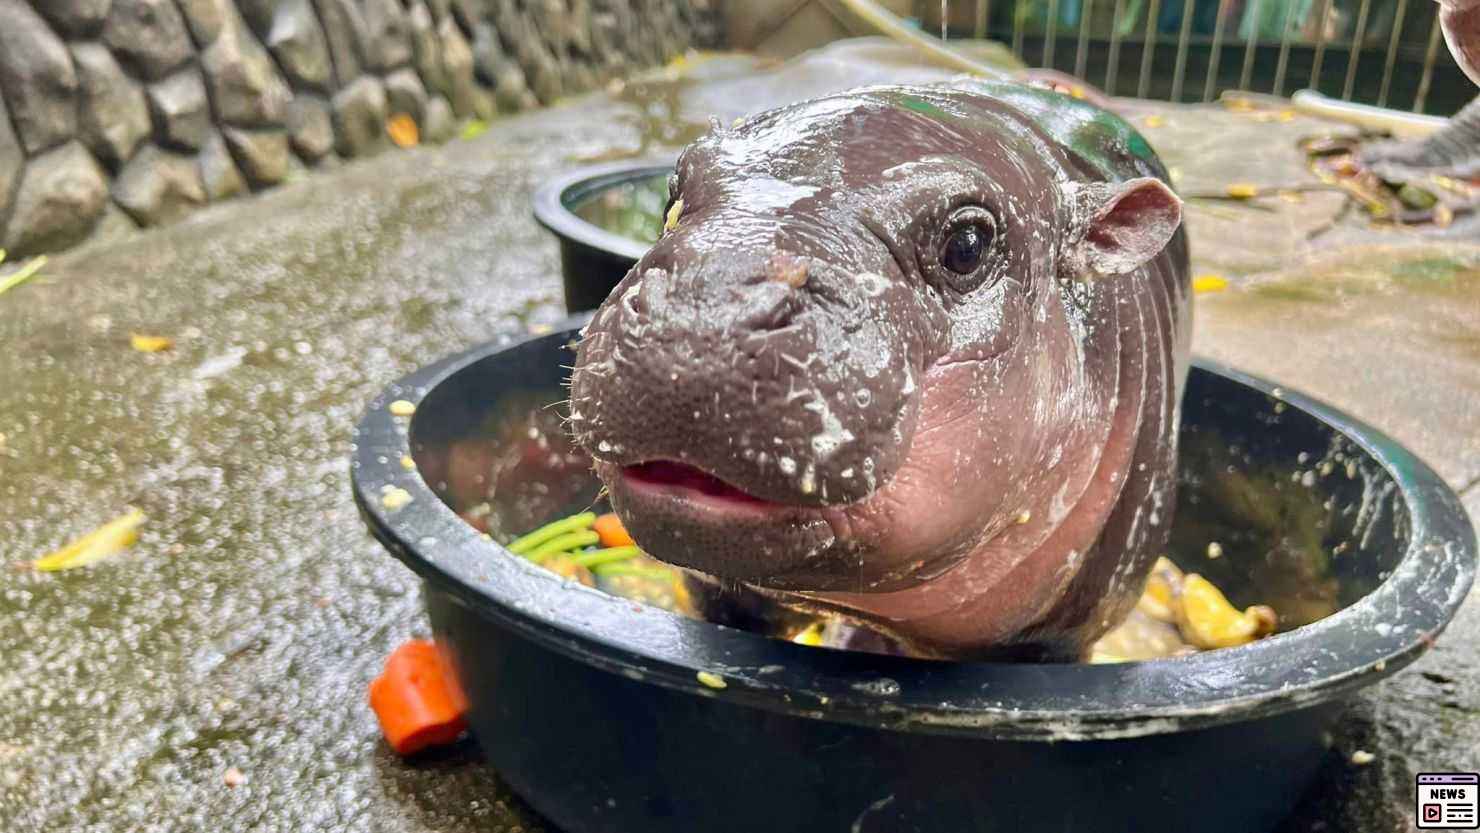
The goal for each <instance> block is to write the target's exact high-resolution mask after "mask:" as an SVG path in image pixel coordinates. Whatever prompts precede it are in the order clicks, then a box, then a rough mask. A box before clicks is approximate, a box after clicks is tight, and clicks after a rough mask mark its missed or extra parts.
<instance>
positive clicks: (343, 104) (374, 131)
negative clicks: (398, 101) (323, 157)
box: [334, 75, 386, 156]
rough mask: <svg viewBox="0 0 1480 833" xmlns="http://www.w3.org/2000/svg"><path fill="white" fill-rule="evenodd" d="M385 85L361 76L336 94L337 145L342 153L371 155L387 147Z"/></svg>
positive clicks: (335, 122) (335, 130)
mask: <svg viewBox="0 0 1480 833" xmlns="http://www.w3.org/2000/svg"><path fill="white" fill-rule="evenodd" d="M385 108H386V101H385V87H383V86H381V83H380V80H379V79H377V78H374V77H372V76H368V75H367V76H365V77H363V78H358V79H356V80H355V82H354V83H353V84H350V85H349V86H348V87H345V88H344V89H342V90H340V91H339V93H338V94H337V95H335V96H334V134H335V136H336V137H337V143H336V145H335V147H336V148H337V149H338V151H339V154H340V155H341V156H368V155H370V154H372V153H375V152H376V151H379V150H380V149H382V148H383V147H384V146H385V138H386V136H385V119H386V111H385Z"/></svg>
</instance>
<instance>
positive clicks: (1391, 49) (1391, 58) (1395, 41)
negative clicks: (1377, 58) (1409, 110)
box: [1377, 0, 1408, 107]
mask: <svg viewBox="0 0 1480 833" xmlns="http://www.w3.org/2000/svg"><path fill="white" fill-rule="evenodd" d="M1407 11H1408V0H1398V10H1397V11H1396V12H1394V13H1393V34H1392V36H1391V37H1389V38H1388V51H1387V60H1386V61H1385V62H1384V63H1383V66H1382V90H1381V91H1380V92H1378V94H1377V106H1378V107H1386V106H1387V97H1388V87H1389V86H1390V85H1391V84H1392V81H1393V65H1394V64H1395V63H1397V61H1398V47H1399V46H1400V45H1401V40H1400V39H1401V38H1402V37H1403V18H1404V17H1406V14H1405V13H1406V12H1407Z"/></svg>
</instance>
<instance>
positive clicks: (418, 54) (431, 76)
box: [406, 3, 448, 95]
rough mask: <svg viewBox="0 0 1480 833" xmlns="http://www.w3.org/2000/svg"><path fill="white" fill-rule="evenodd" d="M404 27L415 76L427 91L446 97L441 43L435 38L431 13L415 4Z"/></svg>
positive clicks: (445, 77)
mask: <svg viewBox="0 0 1480 833" xmlns="http://www.w3.org/2000/svg"><path fill="white" fill-rule="evenodd" d="M406 27H407V30H408V31H409V32H410V36H411V60H412V63H414V64H415V65H416V72H417V74H418V75H420V76H421V80H422V81H425V82H426V86H427V89H429V90H432V91H433V92H438V93H441V94H443V95H447V92H448V90H447V73H445V72H443V71H442V42H441V41H440V40H439V39H438V38H437V27H436V24H435V23H433V22H432V13H431V12H430V11H429V10H428V9H427V7H426V6H424V5H422V4H421V3H417V4H416V5H414V6H412V7H411V12H410V13H409V14H408V15H407V16H406Z"/></svg>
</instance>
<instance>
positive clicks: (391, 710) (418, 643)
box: [370, 639, 468, 755]
mask: <svg viewBox="0 0 1480 833" xmlns="http://www.w3.org/2000/svg"><path fill="white" fill-rule="evenodd" d="M370 708H371V709H373V710H374V711H375V716H376V718H378V719H379V720H380V731H381V733H382V734H384V735H385V739H386V742H387V743H389V744H390V745H391V748H392V749H394V750H396V754H398V755H411V754H414V753H416V752H419V751H421V750H423V749H425V748H427V747H428V746H439V745H442V744H448V743H452V742H453V741H455V740H457V738H458V736H459V735H461V734H462V733H463V732H465V731H467V728H468V724H467V720H466V718H465V714H466V712H467V701H466V699H465V698H464V696H463V693H462V690H461V689H460V688H459V687H458V685H457V681H456V680H454V679H453V678H452V675H451V674H450V673H448V669H447V666H446V664H445V663H444V661H443V659H442V655H441V653H440V652H439V651H438V650H437V646H436V644H435V643H433V642H431V641H429V640H426V639H413V640H411V641H409V642H406V643H405V644H403V645H401V647H399V648H397V649H396V650H395V651H393V652H392V653H391V655H390V657H389V658H388V659H387V660H386V661H385V670H384V671H382V672H381V674H380V676H379V677H376V678H375V681H374V682H372V683H370Z"/></svg>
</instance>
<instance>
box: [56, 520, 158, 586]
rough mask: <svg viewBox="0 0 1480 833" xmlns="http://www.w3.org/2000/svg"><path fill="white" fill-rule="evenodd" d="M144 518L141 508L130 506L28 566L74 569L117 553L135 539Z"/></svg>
mask: <svg viewBox="0 0 1480 833" xmlns="http://www.w3.org/2000/svg"><path fill="white" fill-rule="evenodd" d="M144 520H145V518H144V513H143V512H140V511H139V510H137V509H130V510H129V511H128V512H126V513H124V514H123V515H120V516H119V517H117V518H114V519H113V520H111V521H109V522H108V523H106V524H103V525H102V526H100V527H98V528H97V529H95V530H93V531H92V532H89V533H88V534H86V535H84V536H82V537H81V538H78V539H77V540H76V541H73V542H72V543H70V544H68V545H67V546H65V547H62V548H61V549H59V550H57V551H56V552H53V553H51V554H50V555H46V556H43V557H41V558H38V559H36V561H34V562H32V564H31V566H33V567H35V568H36V569H38V570H41V571H42V572H47V573H51V572H57V571H59V570H71V569H75V568H77V567H82V566H85V565H87V564H91V563H93V562H94V561H101V560H102V559H104V558H107V557H108V556H110V555H117V554H118V553H120V552H123V551H124V550H126V549H128V548H129V547H131V546H133V545H134V542H136V541H138V540H139V527H140V526H142V525H143V524H144Z"/></svg>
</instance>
